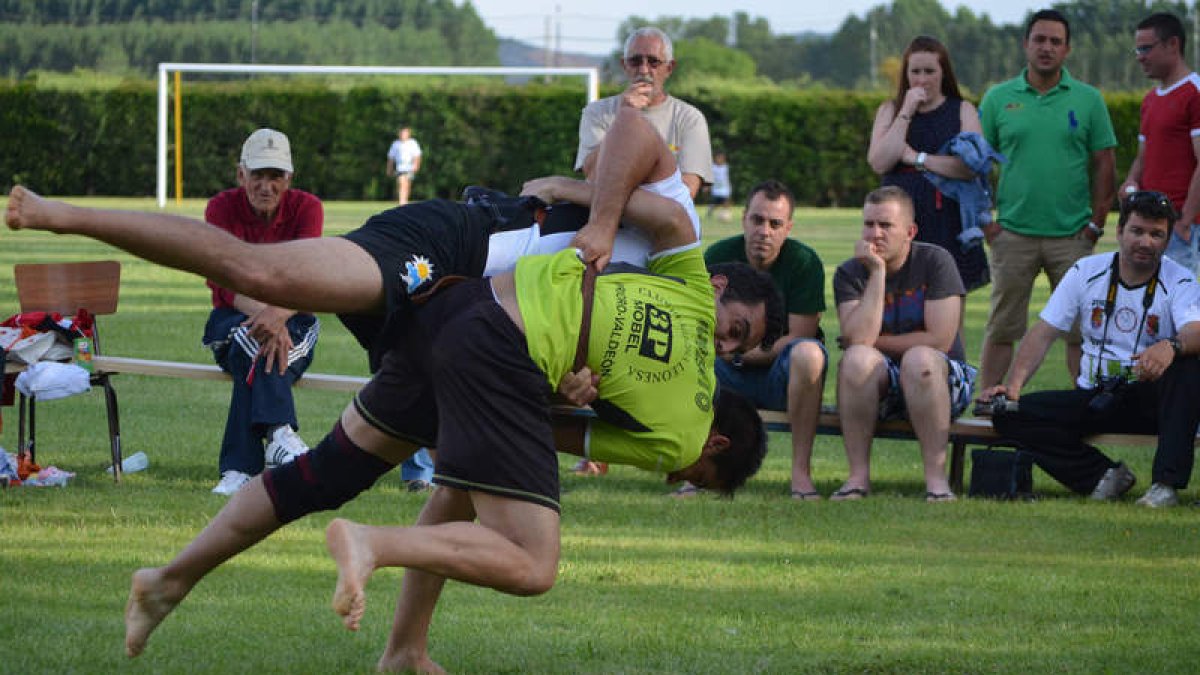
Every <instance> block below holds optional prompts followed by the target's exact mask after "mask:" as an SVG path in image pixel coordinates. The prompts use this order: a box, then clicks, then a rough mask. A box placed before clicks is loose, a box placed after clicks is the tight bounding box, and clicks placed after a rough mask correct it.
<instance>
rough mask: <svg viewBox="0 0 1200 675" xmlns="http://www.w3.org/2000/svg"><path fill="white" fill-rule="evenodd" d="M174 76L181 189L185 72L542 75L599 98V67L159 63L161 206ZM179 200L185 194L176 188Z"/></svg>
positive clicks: (164, 195) (590, 98)
mask: <svg viewBox="0 0 1200 675" xmlns="http://www.w3.org/2000/svg"><path fill="white" fill-rule="evenodd" d="M168 73H174V74H175V114H176V122H175V166H176V176H175V182H176V185H177V186H180V187H181V186H182V176H180V171H181V167H182V159H181V158H182V151H183V143H182V139H181V138H180V136H181V130H180V128H179V115H180V110H181V108H180V86H179V83H180V75H181V74H182V73H233V74H247V75H249V74H263V73H270V74H274V75H499V76H520V77H533V76H539V75H552V76H566V77H582V78H584V82H585V86H586V88H587V100H588V103H591V102H592V101H595V100H596V99H597V98H599V96H600V71H599V70H597V69H596V68H534V67H504V66H480V67H466V66H289V65H273V64H257V65H249V64H239V63H160V64H158V180H157V190H156V194H157V195H158V207H159V208H163V207H165V206H166V205H167V74H168ZM176 193H177V198H178V197H180V196H181V195H182V192H181V190H179V189H177V190H176Z"/></svg>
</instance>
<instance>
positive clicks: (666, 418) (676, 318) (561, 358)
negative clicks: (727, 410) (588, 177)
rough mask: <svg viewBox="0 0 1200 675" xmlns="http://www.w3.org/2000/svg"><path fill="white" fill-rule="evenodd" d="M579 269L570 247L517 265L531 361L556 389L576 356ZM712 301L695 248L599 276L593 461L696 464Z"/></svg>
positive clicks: (659, 467) (707, 422)
mask: <svg viewBox="0 0 1200 675" xmlns="http://www.w3.org/2000/svg"><path fill="white" fill-rule="evenodd" d="M583 271H584V266H583V263H582V262H580V260H579V258H578V256H577V255H576V254H575V251H574V250H573V249H568V250H565V251H560V252H559V253H556V254H553V255H548V256H527V257H525V258H522V259H521V260H520V261H519V262H518V263H517V268H516V287H517V302H518V304H519V305H520V310H521V318H522V320H523V321H524V323H525V339H526V341H527V343H528V348H529V355H530V357H531V358H532V359H533V361H534V363H536V364H537V365H538V367H539V368H541V369H542V371H543V372H544V373H546V378H547V380H548V381H549V382H550V386H551V387H552V388H557V386H558V382H559V380H560V379H561V378H562V376H563V375H564V374H566V373H567V371H569V370H570V368H571V366H572V365H573V364H574V360H575V346H576V343H577V341H578V338H579V324H580V318H581V316H582V312H583V308H582V294H581V291H580V286H581V284H582V280H583ZM715 326H716V302H715V299H714V293H713V287H712V285H711V283H710V282H709V277H708V271H707V270H706V269H705V266H704V257H703V255H702V253H701V251H700V247H699V246H698V245H695V246H688V247H685V248H681V249H673V250H670V251H665V252H663V253H660V254H657V255H655V256H652V257H651V258H650V262H649V270H645V269H641V268H637V267H633V266H631V265H622V264H613V265H609V267H608V268H607V269H606V270H605V271H604V272H603V273H602V274H600V275H599V276H598V277H597V278H596V290H595V300H594V305H593V309H592V320H591V330H590V333H589V335H588V356H587V364H588V366H589V367H590V368H591V369H592V372H594V373H596V374H598V375H599V376H600V386H599V398H598V399H597V400H596V401H595V402H594V403H593V404H592V407H593V408H595V410H596V413H597V417H598V419H597V420H596V421H594V422H593V423H592V425H591V429H590V431H589V434H588V439H587V443H588V445H587V450H588V454H589V456H590V457H591V458H592V459H595V460H597V461H603V462H611V463H614V464H629V465H632V466H636V467H640V468H642V469H646V470H649V471H657V472H664V473H665V472H669V471H676V470H679V469H682V468H684V467H687V466H689V465H691V464H693V463H695V461H696V460H697V459H698V458H699V456H700V450H701V448H702V447H703V445H704V442H705V440H706V439H707V438H708V433H709V428H710V427H711V425H712V419H713V408H712V404H713V396H714V392H715V390H716V377H715V375H714V374H713V359H714V358H715V354H714V348H713V332H714V329H715Z"/></svg>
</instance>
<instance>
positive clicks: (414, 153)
mask: <svg viewBox="0 0 1200 675" xmlns="http://www.w3.org/2000/svg"><path fill="white" fill-rule="evenodd" d="M387 156H388V159H390V160H392V162H394V163H395V165H396V172H397V173H408V172H410V171H412V170H413V162H415V161H417V158H418V157H420V156H421V144H420V143H417V139H415V138H410V139H408V140H406V141H402V140H400V139H399V138H397V139H396V140H394V141H392V147H390V148H388V153H387Z"/></svg>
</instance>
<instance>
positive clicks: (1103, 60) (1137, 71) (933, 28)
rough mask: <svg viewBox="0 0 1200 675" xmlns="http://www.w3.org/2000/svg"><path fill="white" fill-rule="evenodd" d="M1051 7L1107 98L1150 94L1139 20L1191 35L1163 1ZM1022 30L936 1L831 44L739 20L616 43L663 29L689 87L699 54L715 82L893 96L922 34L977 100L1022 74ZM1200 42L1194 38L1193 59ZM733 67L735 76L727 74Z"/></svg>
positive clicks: (877, 14)
mask: <svg viewBox="0 0 1200 675" xmlns="http://www.w3.org/2000/svg"><path fill="white" fill-rule="evenodd" d="M946 2H947V3H948V4H952V3H953V2H954V0H946ZM1048 6H1049V8H1053V9H1057V10H1058V11H1060V12H1062V13H1063V14H1064V15H1065V16H1066V17H1067V19H1068V21H1070V24H1071V55H1070V57H1068V59H1067V68H1068V69H1069V70H1070V71H1071V74H1072V75H1074V76H1075V77H1077V78H1079V79H1081V80H1083V81H1085V82H1088V83H1090V84H1093V85H1096V86H1098V87H1100V88H1101V89H1104V90H1108V91H1139V90H1144V89H1146V88H1147V87H1148V84H1149V83H1148V81H1147V80H1146V77H1145V75H1144V74H1143V73H1142V71H1141V68H1139V67H1138V64H1137V61H1136V60H1135V59H1134V58H1133V54H1132V51H1131V50H1132V47H1133V33H1134V29H1135V26H1136V25H1137V23H1138V21H1140V20H1142V19H1144V18H1145V17H1146V16H1148V15H1149V14H1151V13H1152V12H1157V11H1165V12H1172V13H1174V14H1175V15H1176V16H1179V17H1180V18H1181V19H1184V21H1185V25H1189V26H1190V25H1191V22H1190V17H1191V16H1192V14H1191V12H1190V11H1189V8H1188V6H1187V4H1186V3H1183V2H1162V1H1158V0H1156V1H1153V2H1143V1H1142V0H1076V1H1075V2H1059V3H1053V4H1050V5H1048ZM1028 16H1029V15H1028V14H1027V15H1026V19H1027V18H1028ZM1024 23H1025V21H1024V20H1023V21H1022V22H1021V23H1020V24H1004V25H997V24H995V23H993V22H992V20H991V18H990V17H989V16H988V15H987V14H986V13H985V14H981V15H977V14H975V13H974V12H972V11H971V10H970V9H967V8H965V7H959V8H958V9H957V10H956V11H955V12H954V13H953V14H951V13H950V12H948V11H947V10H946V9H945V8H944V7H943V6H942V5H941V4H940V3H939V2H938V1H937V0H895V1H894V2H892V3H890V4H880V5H877V6H875V7H874V8H872V9H870V10H869V11H867V12H866V13H865V14H864V15H862V16H857V15H852V16H850V17H848V18H847V19H846V20H845V21H844V22H843V23H842V25H841V26H840V27H839V28H838V30H837V31H836V32H834V33H833V34H831V35H814V34H804V35H779V34H776V33H774V32H773V31H772V30H771V26H770V23H769V22H768V21H767V20H766V19H763V18H761V17H751V16H750V15H749V14H747V13H745V12H738V13H736V14H734V16H733V18H732V19H731V18H730V17H727V16H714V17H711V18H708V19H683V18H680V17H658V18H656V19H648V18H644V17H637V16H634V17H630V18H629V19H628V20H626V21H625V22H623V23H622V24H621V26H620V27H619V28H618V30H617V36H618V39H620V38H621V36H624V35H627V34H628V33H629V32H630V31H631V30H633V29H634V28H636V27H639V26H646V25H654V26H660V27H662V28H663V29H664V30H665V31H667V33H668V34H669V35H671V37H672V38H673V39H674V40H676V42H677V45H676V52H677V54H678V56H677V58H678V59H679V60H680V69H681V70H683V71H684V72H681V73H680V74H681V75H685V76H686V77H687V78H688V79H689V80H690V79H692V78H693V77H694V73H688V72H686V69H688V64H687V62H686V61H685V60H684V59H683V58H682V57H683V55H685V54H686V55H688V56H691V55H692V53H693V52H700V53H701V56H700V58H701V59H702V60H703V61H704V62H710V61H711V62H718V63H720V64H722V67H724V68H725V69H726V71H727V72H714V73H713V74H715V75H717V76H722V77H728V78H730V79H739V80H744V79H747V78H759V79H763V80H768V81H770V82H774V83H776V84H790V85H796V86H814V85H815V86H826V87H831V88H840V89H860V90H871V89H890V87H891V86H893V84H892V83H893V81H894V80H893V79H892V78H894V77H895V75H896V73H898V72H899V67H900V64H899V57H900V55H901V54H903V52H904V48H905V47H906V46H907V45H908V43H909V41H910V40H912V38H913V37H916V36H917V35H932V36H934V37H936V38H938V39H939V40H941V41H942V42H943V43H944V44H945V45H946V47H947V48H948V49H949V51H950V56H951V59H952V62H953V65H954V69H955V74H956V75H957V76H958V81H959V83H961V84H963V85H964V86H965V87H966V88H967V89H968V91H969V92H970V93H971V94H973V95H974V97H979V96H981V95H982V94H983V92H984V90H986V88H987V87H989V86H991V85H992V84H995V83H997V82H1001V81H1003V80H1007V79H1010V78H1012V77H1014V76H1015V75H1016V74H1017V73H1018V72H1020V70H1021V68H1023V67H1024V66H1025V55H1024V52H1023V50H1022V48H1021V39H1022V37H1024V33H1025V25H1024ZM1189 32H1190V31H1189ZM872 33H874V36H875V37H874V53H875V54H876V59H875V62H874V63H872V60H871V55H872V49H871V43H872ZM730 36H733V39H732V42H731V41H730V40H729V37H730ZM1196 37H1197V36H1195V35H1189V42H1188V50H1189V53H1192V41H1193V40H1195V39H1196ZM736 54H743V55H746V56H749V57H750V58H749V61H750V63H751V64H752V65H753V69H752V70H748V69H747V68H746V65H747V64H746V63H744V62H739V61H738V60H737V59H736V56H735V55H736ZM739 66H740V67H739ZM731 68H738V69H737V70H736V71H735V72H728V71H729V69H731Z"/></svg>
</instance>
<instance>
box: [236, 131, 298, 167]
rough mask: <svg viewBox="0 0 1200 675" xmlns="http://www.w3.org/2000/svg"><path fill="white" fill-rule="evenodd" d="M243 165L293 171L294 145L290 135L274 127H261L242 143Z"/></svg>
mask: <svg viewBox="0 0 1200 675" xmlns="http://www.w3.org/2000/svg"><path fill="white" fill-rule="evenodd" d="M241 164H242V166H244V167H246V168H247V169H249V170H250V171H254V170H256V169H279V170H281V171H286V172H288V173H292V146H291V144H290V143H288V137H287V136H286V135H285V134H284V133H283V132H281V131H275V130H274V129H259V130H258V131H255V132H254V133H252V134H250V138H247V139H246V142H245V143H243V144H242V161H241Z"/></svg>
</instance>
